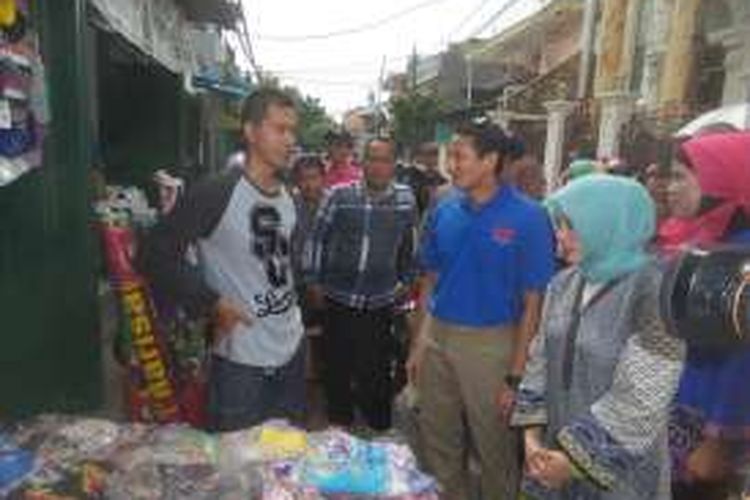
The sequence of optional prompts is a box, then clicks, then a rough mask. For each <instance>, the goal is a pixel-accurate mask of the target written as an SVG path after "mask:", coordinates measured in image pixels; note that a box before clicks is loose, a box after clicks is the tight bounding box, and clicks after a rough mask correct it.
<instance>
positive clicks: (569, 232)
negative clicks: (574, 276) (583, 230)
mask: <svg viewBox="0 0 750 500" xmlns="http://www.w3.org/2000/svg"><path fill="white" fill-rule="evenodd" d="M555 236H557V254H558V256H560V258H562V259H563V260H565V262H567V263H568V264H572V265H575V264H578V263H580V262H581V259H582V257H583V248H582V247H581V239H580V238H579V237H578V233H576V232H575V230H574V229H573V226H572V225H571V224H570V221H569V220H568V218H567V217H565V216H564V215H560V216H557V217H555Z"/></svg>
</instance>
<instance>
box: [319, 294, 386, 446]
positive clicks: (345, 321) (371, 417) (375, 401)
mask: <svg viewBox="0 0 750 500" xmlns="http://www.w3.org/2000/svg"><path fill="white" fill-rule="evenodd" d="M325 316H326V321H325V326H324V329H325V333H324V343H323V353H324V363H325V365H324V382H325V388H326V398H327V401H328V420H329V421H330V423H331V424H334V425H342V426H350V425H351V424H352V423H353V420H354V410H355V408H357V409H359V411H360V412H361V413H362V416H363V417H364V419H365V422H366V423H367V425H368V426H369V427H371V428H372V429H375V430H378V431H382V430H386V429H388V428H390V426H391V403H392V396H393V389H392V384H393V380H392V379H393V376H392V373H391V372H392V360H393V355H392V354H393V340H392V324H393V308H392V307H385V308H382V309H374V310H359V309H352V308H350V307H346V306H343V305H341V304H337V303H335V302H333V301H330V300H329V301H328V307H327V310H326V315H325Z"/></svg>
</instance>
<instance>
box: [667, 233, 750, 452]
mask: <svg viewBox="0 0 750 500" xmlns="http://www.w3.org/2000/svg"><path fill="white" fill-rule="evenodd" d="M727 242H728V243H736V244H750V230H749V231H742V232H739V233H736V234H735V235H733V236H732V237H730V238H729V239H728V240H727ZM748 379H750V346H745V347H740V348H737V347H734V348H733V349H731V350H709V349H699V348H693V349H689V350H688V357H687V362H686V365H685V371H684V373H683V376H682V380H681V382H680V388H679V392H678V394H677V399H676V408H675V411H674V412H673V422H672V425H671V427H672V430H671V433H670V434H671V439H672V441H673V443H672V446H673V448H674V449H675V453H676V454H678V455H679V454H680V453H687V452H689V451H690V450H691V449H692V448H694V447H695V446H697V440H699V439H700V437H701V435H703V434H707V435H711V436H715V437H722V438H724V439H727V440H730V441H735V442H739V443H744V445H745V446H746V447H749V448H750V390H747V389H746V388H745V387H744V385H743V384H744V383H745V381H747V380H748ZM699 423H700V426H701V427H702V429H701V432H699V433H696V432H695V430H694V428H695V427H696V425H699ZM693 439H695V440H696V441H692V440H693ZM683 461H684V456H683V457H678V458H677V462H678V463H680V464H681V463H682V462H683Z"/></svg>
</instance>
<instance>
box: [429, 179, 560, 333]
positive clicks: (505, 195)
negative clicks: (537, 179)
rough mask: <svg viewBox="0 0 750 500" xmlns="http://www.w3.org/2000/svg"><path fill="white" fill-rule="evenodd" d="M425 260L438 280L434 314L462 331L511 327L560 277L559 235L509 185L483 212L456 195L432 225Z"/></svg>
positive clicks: (542, 214) (456, 192) (438, 210)
mask: <svg viewBox="0 0 750 500" xmlns="http://www.w3.org/2000/svg"><path fill="white" fill-rule="evenodd" d="M421 260H422V265H423V266H424V268H425V270H427V271H430V272H434V273H436V274H437V283H436V286H435V289H434V290H433V294H432V297H431V298H430V312H431V313H432V315H433V316H435V317H436V318H438V319H440V320H443V321H446V322H449V323H453V324H458V325H463V326H473V327H488V326H489V327H494V326H504V325H512V324H516V323H518V322H519V321H520V319H521V316H522V314H523V295H524V293H525V292H527V291H539V292H543V291H544V290H545V288H546V287H547V283H548V282H549V280H550V279H551V277H552V275H553V273H554V270H555V264H554V236H553V233H552V227H551V224H550V221H549V217H548V216H547V213H546V211H545V210H544V209H543V208H542V207H541V205H539V204H538V203H536V202H534V201H532V200H531V199H529V198H527V197H525V196H524V195H522V194H521V193H519V192H518V191H516V189H514V188H512V187H510V186H501V187H500V188H498V190H497V193H496V194H495V196H494V197H493V198H492V199H490V200H489V201H488V202H487V203H485V204H484V205H481V206H476V205H475V204H474V203H473V202H472V200H471V199H470V198H469V197H468V195H466V194H465V193H463V192H462V191H459V190H457V189H456V190H453V191H451V192H449V193H448V194H446V195H445V197H444V198H443V199H442V200H441V201H440V203H439V204H438V205H437V206H436V207H435V208H434V210H433V211H432V213H431V214H430V216H429V218H428V220H427V221H426V225H425V231H424V236H423V241H422V248H421Z"/></svg>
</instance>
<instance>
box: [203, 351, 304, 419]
mask: <svg viewBox="0 0 750 500" xmlns="http://www.w3.org/2000/svg"><path fill="white" fill-rule="evenodd" d="M208 413H209V426H210V428H211V430H212V431H215V432H226V431H235V430H240V429H246V428H248V427H252V426H255V425H258V424H260V423H263V422H264V421H266V420H268V419H272V418H284V419H288V420H290V421H291V422H292V423H297V424H302V423H303V422H304V416H305V345H304V342H302V343H300V346H299V347H298V348H297V352H296V353H295V354H294V356H293V357H292V359H291V360H289V362H288V363H287V364H285V365H283V366H279V367H273V368H265V367H258V366H249V365H243V364H240V363H235V362H233V361H230V360H228V359H226V358H223V357H221V356H213V358H212V360H211V369H210V377H209V396H208Z"/></svg>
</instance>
